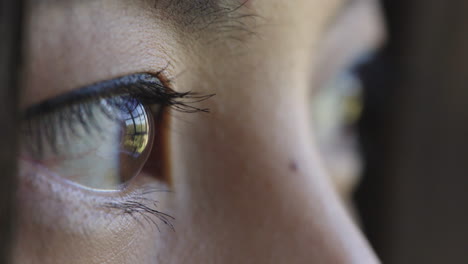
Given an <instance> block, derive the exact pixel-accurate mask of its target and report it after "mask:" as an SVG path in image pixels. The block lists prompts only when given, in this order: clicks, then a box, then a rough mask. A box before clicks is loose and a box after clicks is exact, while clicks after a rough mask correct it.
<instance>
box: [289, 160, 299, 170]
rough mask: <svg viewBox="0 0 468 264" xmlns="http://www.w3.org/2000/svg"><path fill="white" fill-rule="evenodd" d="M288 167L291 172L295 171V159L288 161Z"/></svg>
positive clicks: (296, 168) (297, 168) (296, 167)
mask: <svg viewBox="0 0 468 264" xmlns="http://www.w3.org/2000/svg"><path fill="white" fill-rule="evenodd" d="M289 169H290V170H292V171H293V172H297V171H298V170H299V167H298V166H297V163H296V162H295V161H291V162H290V163H289Z"/></svg>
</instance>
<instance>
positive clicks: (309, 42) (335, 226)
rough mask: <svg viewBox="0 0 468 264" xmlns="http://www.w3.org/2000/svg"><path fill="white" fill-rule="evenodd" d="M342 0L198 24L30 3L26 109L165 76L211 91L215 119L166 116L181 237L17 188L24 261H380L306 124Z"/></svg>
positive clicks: (299, 1) (171, 204)
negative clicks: (116, 83) (148, 75)
mask: <svg viewBox="0 0 468 264" xmlns="http://www.w3.org/2000/svg"><path fill="white" fill-rule="evenodd" d="M130 2H131V3H132V4H129V3H130ZM133 3H134V4H133ZM342 5H343V1H339V0H296V1H283V0H255V1H252V0H251V1H248V2H247V3H246V5H244V6H243V7H242V8H241V9H239V10H238V11H236V12H235V13H230V14H228V15H227V16H228V17H229V16H231V17H234V19H231V20H229V19H228V20H225V18H224V17H219V18H217V19H218V21H215V22H216V23H211V24H210V23H208V25H207V26H206V27H199V28H198V29H195V28H194V27H192V28H190V24H187V23H186V25H181V21H182V20H178V19H167V17H168V16H170V15H171V13H164V11H162V10H159V9H157V10H155V9H153V8H146V7H148V4H147V3H146V2H143V1H124V0H96V1H84V2H80V1H69V2H68V3H67V4H63V5H59V6H53V7H52V6H51V5H47V4H44V5H38V6H33V7H32V8H31V14H30V17H29V25H30V27H29V32H28V45H29V46H27V53H28V57H27V63H26V70H25V80H24V89H25V91H24V96H23V100H22V103H23V105H24V106H28V105H30V104H33V103H37V102H39V101H42V100H44V99H47V98H50V97H53V96H55V95H57V94H60V93H65V92H67V91H70V90H72V89H76V88H77V87H80V86H82V85H86V84H89V83H93V82H96V81H100V80H106V79H111V78H115V77H117V76H122V75H125V74H130V73H135V72H158V71H160V70H161V69H162V68H165V67H167V69H166V71H165V74H166V75H167V77H168V78H169V79H174V82H173V86H174V89H176V90H178V91H188V90H192V91H196V92H200V93H210V94H212V93H215V94H216V96H215V97H213V98H212V99H211V100H208V101H206V102H203V104H204V105H203V107H208V108H210V110H211V113H210V114H209V115H203V114H194V115H185V114H184V115H182V114H180V113H174V115H173V116H172V118H171V119H172V120H171V123H172V126H171V137H170V146H171V150H172V151H171V153H170V162H171V163H172V164H171V167H172V173H171V176H172V182H173V186H172V189H173V193H172V194H171V195H170V196H161V197H159V198H160V205H159V206H160V208H161V210H167V211H168V212H169V213H170V214H171V215H174V216H175V217H176V223H175V228H176V231H175V232H173V231H171V230H168V229H164V228H163V229H161V231H159V232H158V231H155V230H151V229H148V230H145V229H142V228H141V227H140V226H135V224H134V223H133V225H132V224H129V223H119V222H113V223H112V224H110V225H107V226H106V225H105V221H104V220H103V219H101V218H99V216H98V215H99V214H98V213H94V212H92V210H94V209H93V208H91V207H87V206H85V205H82V204H80V202H77V201H81V200H82V199H88V197H85V198H83V194H81V193H77V192H69V193H67V192H66V190H67V189H66V187H63V186H61V185H59V184H57V185H56V186H55V185H54V186H55V187H54V190H55V191H57V192H60V193H58V194H56V195H55V194H54V195H55V196H53V195H50V194H47V195H44V194H41V193H36V191H35V190H32V189H31V188H30V185H25V184H24V183H22V186H21V187H20V196H21V199H20V200H21V201H22V204H21V205H20V206H21V207H23V210H22V211H23V212H24V213H23V214H22V215H21V216H20V221H19V237H18V243H17V246H16V248H15V251H14V253H15V254H14V257H15V261H16V263H256V264H257V263H258V264H263V263H265V264H266V263H291V264H295V263H376V262H377V260H376V258H375V256H374V255H373V253H371V251H370V250H369V248H368V245H367V243H366V242H365V241H364V239H363V238H362V236H361V234H360V233H359V232H358V231H357V228H356V227H355V226H354V225H353V224H352V223H351V220H350V219H349V217H348V216H347V215H346V214H345V212H344V210H343V208H342V205H341V204H340V202H339V201H338V199H337V196H336V194H335V193H334V192H333V191H332V188H331V187H330V184H329V182H328V181H327V179H326V176H325V175H326V174H325V172H324V170H323V169H322V165H321V161H320V158H319V157H318V154H317V149H316V145H315V143H314V141H313V139H312V137H311V135H312V134H313V133H312V132H311V129H310V126H309V122H310V120H309V119H310V118H309V116H308V112H309V110H308V107H309V105H308V104H309V102H308V100H307V98H308V96H309V93H310V89H312V88H313V84H314V79H313V78H312V77H311V76H314V72H315V71H316V69H315V68H314V65H316V63H317V60H318V58H322V57H323V54H319V53H320V50H321V49H320V48H319V47H320V46H321V44H322V41H323V40H324V38H325V37H326V34H327V26H329V25H330V23H331V21H332V20H333V18H334V16H335V14H336V13H337V12H338V10H339V9H340V8H341V7H342ZM172 15H174V16H176V15H177V16H180V14H177V13H173V14H172ZM181 73H183V74H181ZM291 164H293V166H291ZM25 186H26V187H25ZM62 189H63V191H62V192H61V190H62ZM25 193H27V194H25ZM87 195H88V194H87ZM89 195H90V196H92V194H89ZM52 196H53V197H55V198H54V199H53V203H52V204H47V202H48V199H49V200H50V197H52ZM80 199H81V200H80ZM93 199H96V200H98V198H94V197H91V198H89V200H91V201H92V200H93ZM57 208H59V209H60V210H58V209H57ZM38 215H40V216H39V217H38ZM95 218H96V219H97V220H96V219H95ZM32 222H33V223H34V224H31V223H32ZM89 230H92V232H90V231H89ZM25 241H35V242H37V243H35V242H33V243H31V242H30V243H26V242H25ZM40 241H47V243H45V244H44V243H41V242H40Z"/></svg>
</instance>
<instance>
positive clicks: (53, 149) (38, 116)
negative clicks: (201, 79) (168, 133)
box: [21, 74, 206, 190]
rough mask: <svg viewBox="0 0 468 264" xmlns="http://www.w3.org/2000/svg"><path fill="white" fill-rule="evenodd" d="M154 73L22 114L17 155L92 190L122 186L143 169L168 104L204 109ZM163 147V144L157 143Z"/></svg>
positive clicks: (75, 94)
mask: <svg viewBox="0 0 468 264" xmlns="http://www.w3.org/2000/svg"><path fill="white" fill-rule="evenodd" d="M183 98H195V99H203V98H206V97H203V96H200V97H198V96H195V95H193V94H191V93H177V92H174V91H173V90H171V89H170V88H168V87H166V86H165V85H163V83H162V82H161V81H160V80H159V79H158V77H157V76H154V75H151V74H137V75H130V76H125V77H121V78H118V79H114V80H110V81H104V82H101V83H97V84H93V85H90V86H87V87H84V88H82V89H78V90H76V91H74V92H71V93H69V94H65V95H62V96H59V97H57V98H54V99H51V100H48V101H46V102H43V103H41V104H38V105H36V106H32V107H31V108H29V109H27V110H26V112H25V116H24V120H23V131H24V133H23V141H22V143H23V144H22V148H21V157H22V159H23V160H26V161H28V162H31V163H32V164H34V165H35V167H37V168H38V169H41V170H44V171H45V172H47V173H49V174H53V175H57V176H59V177H61V178H63V179H65V180H67V181H69V182H71V183H74V184H78V185H80V186H82V187H86V188H91V189H95V190H121V189H122V188H124V187H125V186H126V185H127V184H129V183H130V182H131V181H132V179H134V178H135V177H136V176H137V175H138V174H139V173H140V171H141V170H142V168H143V167H144V165H145V163H146V161H147V159H148V157H149V156H150V153H151V151H158V150H157V149H156V150H154V149H153V150H152V148H153V140H154V138H155V136H160V133H159V132H161V131H156V127H158V126H157V125H155V123H157V122H159V121H160V119H161V116H162V112H163V110H164V108H165V107H166V106H173V107H174V108H176V109H178V110H181V111H186V112H190V111H204V110H205V109H198V108H195V107H191V106H189V105H187V104H185V103H183V102H182V101H178V100H180V99H183ZM157 147H161V146H157Z"/></svg>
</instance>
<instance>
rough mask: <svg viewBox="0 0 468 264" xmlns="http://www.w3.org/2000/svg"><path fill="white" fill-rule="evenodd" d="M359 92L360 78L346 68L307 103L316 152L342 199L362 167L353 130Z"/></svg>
mask: <svg viewBox="0 0 468 264" xmlns="http://www.w3.org/2000/svg"><path fill="white" fill-rule="evenodd" d="M362 92H363V84H362V82H361V79H360V78H359V76H358V74H357V73H356V72H355V71H353V70H352V69H350V70H347V71H344V72H341V73H339V74H337V75H336V76H335V77H334V78H332V79H331V80H330V81H329V82H327V83H326V84H325V85H324V86H323V87H322V88H321V89H319V90H318V91H317V93H316V94H315V95H314V99H313V102H312V104H311V105H312V109H311V112H312V118H313V126H314V133H315V136H316V139H317V143H318V146H319V150H320V152H321V154H322V157H323V158H324V162H325V165H326V167H327V169H328V171H329V172H330V173H329V174H330V176H331V179H332V182H333V183H334V186H335V187H336V189H337V191H338V192H339V193H340V194H341V195H342V196H343V197H344V198H347V197H346V196H347V195H349V194H350V193H351V192H352V190H353V189H354V186H355V184H356V183H357V180H358V176H359V174H360V172H361V167H362V162H361V156H360V151H359V146H358V141H357V129H356V124H357V121H358V120H359V119H360V116H361V112H362V108H363V100H362Z"/></svg>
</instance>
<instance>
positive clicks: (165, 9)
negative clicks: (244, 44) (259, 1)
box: [143, 0, 255, 30]
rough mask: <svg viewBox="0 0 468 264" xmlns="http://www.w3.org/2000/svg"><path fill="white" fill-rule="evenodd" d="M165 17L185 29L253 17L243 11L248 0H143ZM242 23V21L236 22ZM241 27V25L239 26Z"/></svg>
mask: <svg viewBox="0 0 468 264" xmlns="http://www.w3.org/2000/svg"><path fill="white" fill-rule="evenodd" d="M143 1H145V2H147V3H149V4H151V5H152V7H153V8H154V9H155V10H157V11H159V12H158V13H161V14H162V15H163V16H164V15H165V16H167V17H165V18H167V19H170V20H173V21H174V20H175V22H177V23H176V25H179V26H182V27H183V28H185V29H187V28H189V29H204V30H206V29H210V28H220V27H219V24H222V23H230V22H239V20H240V19H243V18H250V17H255V15H253V14H250V13H246V12H244V11H245V10H246V9H243V7H244V5H245V4H246V3H247V2H249V0H143ZM236 24H239V25H243V24H244V23H236ZM239 29H241V27H239Z"/></svg>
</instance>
